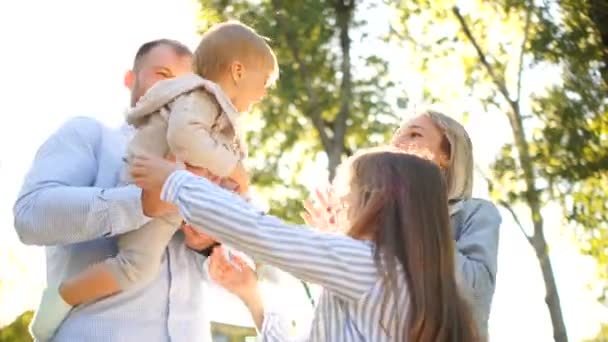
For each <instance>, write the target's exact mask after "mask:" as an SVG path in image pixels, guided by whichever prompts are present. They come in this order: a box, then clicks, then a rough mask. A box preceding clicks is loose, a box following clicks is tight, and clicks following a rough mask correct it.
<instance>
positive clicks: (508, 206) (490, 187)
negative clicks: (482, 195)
mask: <svg viewBox="0 0 608 342" xmlns="http://www.w3.org/2000/svg"><path fill="white" fill-rule="evenodd" d="M475 171H477V173H479V174H480V175H481V177H483V179H484V180H485V181H486V183H487V184H488V191H489V192H492V190H493V189H494V182H493V181H492V180H491V179H490V177H488V176H486V174H485V172H483V170H482V169H481V168H480V167H479V165H477V164H476V165H475ZM498 204H499V205H501V206H503V207H504V208H505V209H507V210H508V211H509V213H511V216H513V220H514V221H515V223H516V224H517V226H518V227H519V230H520V231H521V233H522V234H523V235H524V237H525V238H526V239H527V240H528V241H529V242H532V241H531V239H532V237H531V236H530V235H528V233H526V230H525V229H524V225H523V224H522V223H521V220H520V219H519V216H518V215H517V213H516V212H515V210H514V209H513V207H512V206H511V204H509V203H508V202H507V201H505V200H499V201H498Z"/></svg>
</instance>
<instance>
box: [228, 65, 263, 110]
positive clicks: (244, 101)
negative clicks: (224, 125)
mask: <svg viewBox="0 0 608 342" xmlns="http://www.w3.org/2000/svg"><path fill="white" fill-rule="evenodd" d="M271 74H272V73H271V72H270V71H265V70H260V69H252V68H250V69H245V70H244V72H243V74H242V77H241V79H240V80H239V83H238V92H237V95H236V98H235V99H234V102H235V103H234V105H235V107H236V109H237V110H238V111H239V112H247V111H249V110H250V108H251V106H252V105H253V104H255V103H256V102H258V101H260V100H261V99H262V98H263V97H264V96H266V92H267V88H268V80H269V79H270V75H271Z"/></svg>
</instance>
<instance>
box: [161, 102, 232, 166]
mask: <svg viewBox="0 0 608 342" xmlns="http://www.w3.org/2000/svg"><path fill="white" fill-rule="evenodd" d="M218 114H219V109H218V107H217V105H216V104H215V103H214V102H213V100H212V98H211V96H210V95H208V94H207V93H206V92H204V91H195V92H192V93H190V94H186V95H182V96H179V97H177V98H176V99H175V101H174V102H173V104H172V107H171V113H170V114H169V119H168V129H167V142H168V144H169V147H170V149H171V151H172V152H173V154H175V156H176V157H177V158H178V159H180V160H181V161H185V162H187V163H188V164H190V165H193V166H197V167H204V168H206V169H208V170H209V171H211V172H212V173H213V174H215V175H217V176H220V177H228V176H229V175H230V173H231V172H232V170H233V169H234V168H235V166H236V164H237V162H238V161H239V160H240V159H241V156H240V154H239V153H238V152H237V151H235V150H234V149H233V148H232V147H231V146H229V145H228V144H226V143H222V142H220V141H218V140H217V139H215V138H214V137H213V135H212V133H211V132H212V131H211V126H212V125H213V122H214V120H215V117H216V116H217V115H218Z"/></svg>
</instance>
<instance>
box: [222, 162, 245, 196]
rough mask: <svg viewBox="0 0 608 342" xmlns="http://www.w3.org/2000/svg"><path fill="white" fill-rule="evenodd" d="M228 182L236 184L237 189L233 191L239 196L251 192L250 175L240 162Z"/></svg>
mask: <svg viewBox="0 0 608 342" xmlns="http://www.w3.org/2000/svg"><path fill="white" fill-rule="evenodd" d="M226 181H227V182H232V183H236V188H235V189H234V190H233V191H236V192H238V193H239V194H245V193H247V191H249V175H247V171H246V170H245V166H243V163H242V162H238V164H237V165H236V167H235V168H234V170H232V173H231V174H230V176H228V179H227V180H226ZM228 184H229V183H226V186H228Z"/></svg>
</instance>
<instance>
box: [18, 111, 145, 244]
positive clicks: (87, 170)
mask: <svg viewBox="0 0 608 342" xmlns="http://www.w3.org/2000/svg"><path fill="white" fill-rule="evenodd" d="M100 140H101V126H100V124H99V123H98V122H96V121H95V120H93V119H90V118H75V119H72V120H70V121H68V122H67V123H66V124H64V125H63V126H62V127H61V128H60V129H59V130H58V131H57V132H56V133H54V134H53V135H52V136H51V137H50V138H49V139H48V140H47V141H46V142H45V143H44V144H43V145H42V146H41V147H40V149H39V150H38V153H37V154H36V157H35V158H34V161H33V163H32V166H31V169H30V171H29V172H28V174H27V176H26V177H25V180H24V183H23V186H22V188H21V192H20V194H19V196H18V198H17V200H16V202H15V205H14V207H13V215H14V219H15V221H14V224H15V229H16V231H17V234H18V236H19V238H20V239H21V241H22V242H23V243H25V244H32V245H58V244H70V243H77V242H83V241H88V240H93V239H97V238H100V237H107V236H113V235H117V234H122V233H125V232H127V231H130V230H134V229H137V228H138V227H140V226H142V225H143V224H144V223H145V222H147V221H148V220H149V218H147V217H146V216H145V215H144V214H143V210H142V207H141V190H140V189H139V188H137V187H136V186H134V185H131V186H125V187H118V188H112V189H104V188H98V187H94V186H92V185H93V184H94V182H95V179H96V177H97V171H98V163H99V160H98V159H97V149H98V147H99V145H100Z"/></svg>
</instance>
